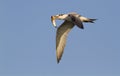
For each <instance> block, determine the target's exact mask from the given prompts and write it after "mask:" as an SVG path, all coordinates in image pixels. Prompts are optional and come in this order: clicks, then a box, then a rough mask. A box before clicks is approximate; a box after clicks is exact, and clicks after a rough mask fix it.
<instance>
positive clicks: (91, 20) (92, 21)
mask: <svg viewBox="0 0 120 76" xmlns="http://www.w3.org/2000/svg"><path fill="white" fill-rule="evenodd" d="M95 20H97V19H89V20H88V22H91V23H94V21H95Z"/></svg>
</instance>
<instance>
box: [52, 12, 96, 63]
mask: <svg viewBox="0 0 120 76" xmlns="http://www.w3.org/2000/svg"><path fill="white" fill-rule="evenodd" d="M56 20H64V22H63V23H62V24H61V25H60V26H59V27H58V28H57V26H56V22H55V21H56ZM95 20H96V19H91V18H86V17H84V16H81V15H79V14H77V13H75V12H72V13H68V14H57V15H54V16H51V22H52V24H53V26H54V27H55V28H57V32H56V57H57V63H59V62H60V60H61V57H62V54H63V52H64V48H65V45H66V39H67V35H68V33H69V32H70V30H71V29H72V28H73V27H74V26H75V25H76V26H77V27H79V28H81V29H84V26H83V23H82V22H86V23H94V21H95Z"/></svg>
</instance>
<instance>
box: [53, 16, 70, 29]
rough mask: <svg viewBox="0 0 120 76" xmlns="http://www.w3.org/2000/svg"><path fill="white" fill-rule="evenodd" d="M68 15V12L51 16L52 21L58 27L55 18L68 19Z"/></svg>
mask: <svg viewBox="0 0 120 76" xmlns="http://www.w3.org/2000/svg"><path fill="white" fill-rule="evenodd" d="M67 16H68V15H67V14H58V15H54V16H51V22H52V24H53V26H54V27H57V26H56V22H55V20H66V18H67Z"/></svg>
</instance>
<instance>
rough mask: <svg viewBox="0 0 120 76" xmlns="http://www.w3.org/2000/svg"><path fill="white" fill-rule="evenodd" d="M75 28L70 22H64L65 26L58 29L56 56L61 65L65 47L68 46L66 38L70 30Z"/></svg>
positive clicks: (62, 25)
mask: <svg viewBox="0 0 120 76" xmlns="http://www.w3.org/2000/svg"><path fill="white" fill-rule="evenodd" d="M73 27H74V24H73V23H72V22H69V21H64V22H63V24H61V25H60V27H58V29H57V35H56V55H57V62H58V63H59V61H60V59H61V57H62V54H63V51H64V47H65V45H66V38H67V35H68V33H69V32H70V30H71V29H72V28H73Z"/></svg>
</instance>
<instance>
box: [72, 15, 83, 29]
mask: <svg viewBox="0 0 120 76" xmlns="http://www.w3.org/2000/svg"><path fill="white" fill-rule="evenodd" d="M70 17H71V19H72V21H73V23H74V24H75V25H77V26H78V27H79V28H81V29H84V26H83V23H82V21H81V20H80V19H79V17H76V16H75V15H74V14H70Z"/></svg>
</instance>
